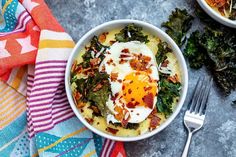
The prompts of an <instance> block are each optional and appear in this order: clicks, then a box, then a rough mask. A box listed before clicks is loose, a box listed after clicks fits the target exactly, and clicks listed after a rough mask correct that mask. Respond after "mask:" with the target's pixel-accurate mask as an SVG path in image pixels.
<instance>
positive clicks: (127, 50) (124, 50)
mask: <svg viewBox="0 0 236 157" xmlns="http://www.w3.org/2000/svg"><path fill="white" fill-rule="evenodd" d="M121 52H124V53H129V49H127V48H126V49H123V50H122V51H121Z"/></svg>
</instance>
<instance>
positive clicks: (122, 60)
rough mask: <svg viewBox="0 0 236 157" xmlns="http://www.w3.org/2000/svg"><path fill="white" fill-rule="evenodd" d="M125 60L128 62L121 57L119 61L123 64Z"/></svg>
mask: <svg viewBox="0 0 236 157" xmlns="http://www.w3.org/2000/svg"><path fill="white" fill-rule="evenodd" d="M125 62H127V60H124V59H122V58H121V59H120V61H119V64H123V63H125Z"/></svg>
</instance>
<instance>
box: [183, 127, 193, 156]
mask: <svg viewBox="0 0 236 157" xmlns="http://www.w3.org/2000/svg"><path fill="white" fill-rule="evenodd" d="M192 135H193V133H192V132H190V131H189V132H188V139H187V141H186V144H185V147H184V151H183V153H182V157H188V150H189V146H190V143H191V139H192Z"/></svg>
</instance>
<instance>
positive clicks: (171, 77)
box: [168, 74, 179, 83]
mask: <svg viewBox="0 0 236 157" xmlns="http://www.w3.org/2000/svg"><path fill="white" fill-rule="evenodd" d="M168 80H169V81H171V82H173V83H178V82H179V77H178V75H177V74H175V75H174V76H169V77H168Z"/></svg>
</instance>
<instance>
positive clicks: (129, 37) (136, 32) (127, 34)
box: [115, 24, 149, 43]
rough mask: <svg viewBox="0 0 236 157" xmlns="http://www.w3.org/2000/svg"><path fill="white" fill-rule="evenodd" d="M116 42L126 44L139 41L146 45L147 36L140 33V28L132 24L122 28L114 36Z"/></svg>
mask: <svg viewBox="0 0 236 157" xmlns="http://www.w3.org/2000/svg"><path fill="white" fill-rule="evenodd" d="M115 39H116V41H119V42H128V41H140V42H144V43H148V42H149V40H148V36H147V35H144V34H143V32H142V27H139V26H136V25H134V24H129V25H127V26H126V27H125V28H123V29H122V30H121V31H120V33H117V34H116V35H115Z"/></svg>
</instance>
